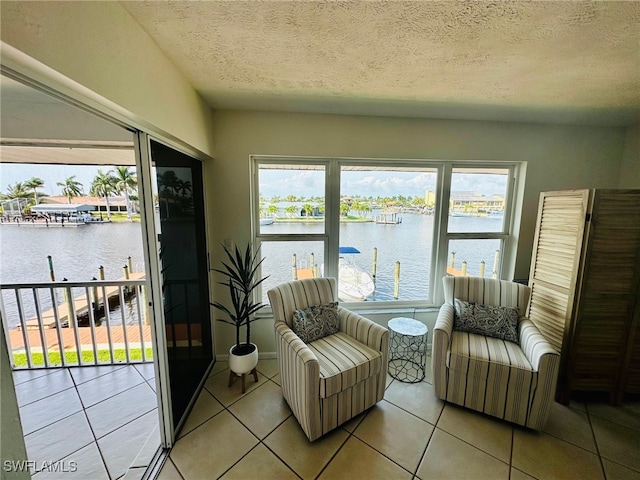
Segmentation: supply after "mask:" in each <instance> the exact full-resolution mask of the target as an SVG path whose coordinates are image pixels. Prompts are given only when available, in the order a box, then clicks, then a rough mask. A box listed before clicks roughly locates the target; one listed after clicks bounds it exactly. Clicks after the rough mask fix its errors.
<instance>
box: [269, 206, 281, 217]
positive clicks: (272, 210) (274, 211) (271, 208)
mask: <svg viewBox="0 0 640 480" xmlns="http://www.w3.org/2000/svg"><path fill="white" fill-rule="evenodd" d="M278 210H280V209H279V208H278V206H277V205H269V206H268V207H267V212H269V216H271V217H272V218H273V217H275V216H276V214H277V213H278Z"/></svg>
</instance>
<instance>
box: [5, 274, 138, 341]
mask: <svg viewBox="0 0 640 480" xmlns="http://www.w3.org/2000/svg"><path fill="white" fill-rule="evenodd" d="M143 278H144V272H134V273H131V274H129V278H125V277H122V278H119V279H118V281H124V280H141V279H143ZM119 292H120V287H118V286H109V287H104V294H103V291H102V287H100V288H98V299H97V300H98V302H99V303H100V304H101V305H103V304H104V300H105V298H104V297H105V296H106V298H107V303H108V302H109V299H111V298H113V297H116V296H118V295H119ZM73 305H74V307H75V312H76V317H77V316H79V315H83V314H85V313H87V312H88V311H89V303H88V299H87V295H85V294H81V295H78V296H77V297H75V298H74V299H73ZM56 309H57V311H58V319H59V320H60V323H61V324H62V323H65V322H68V321H69V314H70V312H69V303H68V302H62V303H61V304H59V305H58V306H57V307H52V308H50V309H48V310H45V311H44V312H42V314H41V317H42V325H43V327H44V328H48V329H52V328H55V327H56V316H55V310H56ZM25 326H26V328H27V330H37V329H39V328H40V322H39V321H38V317H37V316H35V317H32V318H30V319H28V320H27V321H25ZM20 328H21V326H20V325H19V326H18V327H17V329H18V330H20Z"/></svg>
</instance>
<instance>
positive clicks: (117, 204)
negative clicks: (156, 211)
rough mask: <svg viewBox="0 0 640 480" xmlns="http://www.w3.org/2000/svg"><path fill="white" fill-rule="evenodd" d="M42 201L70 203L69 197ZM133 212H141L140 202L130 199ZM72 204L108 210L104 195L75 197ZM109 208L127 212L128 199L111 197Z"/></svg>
mask: <svg viewBox="0 0 640 480" xmlns="http://www.w3.org/2000/svg"><path fill="white" fill-rule="evenodd" d="M41 203H65V204H66V203H69V201H68V199H67V197H62V196H58V197H46V198H43V199H42V200H41ZM129 203H130V204H131V208H132V210H133V212H139V211H140V209H139V207H138V202H135V201H133V200H129ZM71 204H72V205H74V204H82V205H91V206H94V207H96V211H98V212H106V211H107V204H106V203H105V201H104V198H103V197H73V198H72V199H71ZM109 210H110V211H111V212H112V213H113V212H124V213H126V212H127V199H126V198H125V197H109Z"/></svg>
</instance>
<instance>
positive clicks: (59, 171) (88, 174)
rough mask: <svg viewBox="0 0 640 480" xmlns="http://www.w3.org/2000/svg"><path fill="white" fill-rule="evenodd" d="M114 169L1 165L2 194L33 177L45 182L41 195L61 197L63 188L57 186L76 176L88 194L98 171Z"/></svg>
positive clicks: (88, 166) (106, 167)
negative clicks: (10, 186) (11, 186)
mask: <svg viewBox="0 0 640 480" xmlns="http://www.w3.org/2000/svg"><path fill="white" fill-rule="evenodd" d="M111 168H113V167H109V166H105V165H101V166H100V167H97V166H94V165H34V164H29V165H25V164H18V163H0V193H6V192H7V188H8V186H9V185H13V184H15V183H16V182H25V181H27V180H29V179H31V178H33V177H38V178H41V179H42V180H44V188H41V189H39V190H38V191H39V192H41V193H45V194H47V195H49V196H57V195H61V193H60V190H61V188H62V187H59V186H58V185H56V183H58V182H63V181H64V180H65V178H67V177H70V176H71V175H75V176H76V178H75V180H76V181H78V182H80V183H82V185H83V186H84V191H85V193H86V194H88V193H89V190H90V189H91V182H92V181H93V179H94V178H95V176H96V174H97V173H98V170H102V171H103V172H107V171H108V170H110V169H111Z"/></svg>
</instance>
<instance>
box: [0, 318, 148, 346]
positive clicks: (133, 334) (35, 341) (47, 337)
mask: <svg viewBox="0 0 640 480" xmlns="http://www.w3.org/2000/svg"><path fill="white" fill-rule="evenodd" d="M125 328H126V341H125V332H124V330H125V329H124V328H123V326H122V325H113V326H112V327H111V332H110V333H111V342H112V344H113V345H114V346H116V347H117V346H119V345H125V343H128V344H129V345H131V346H138V345H142V344H144V345H145V346H148V347H150V346H151V326H149V325H142V328H140V326H139V325H126V327H125ZM91 330H92V329H91V328H86V327H83V328H79V329H78V331H79V338H78V343H79V344H80V346H81V349H82V350H91V349H92V345H93V338H92V333H91ZM107 330H108V329H107V327H106V326H102V327H95V337H96V338H95V343H96V347H97V348H98V349H99V350H102V349H105V348H109V333H108V332H107ZM141 330H142V335H140V331H141ZM7 333H8V335H9V337H10V338H9V340H10V343H11V349H12V350H13V351H14V352H16V351H17V352H20V351H24V349H25V345H24V338H23V336H22V334H23V332H21V331H20V330H18V329H17V328H12V329H10V330H9V331H8V332H7ZM42 333H43V335H44V341H45V344H46V347H47V351H50V352H55V351H64V350H75V349H76V340H75V330H74V329H73V328H61V329H60V336H61V337H62V345H60V342H59V340H58V332H57V329H48V330H43V332H42ZM26 335H27V341H28V342H29V346H30V348H31V350H32V351H34V352H37V351H40V352H42V347H43V346H42V340H41V338H40V332H38V331H37V330H28V331H27V332H26Z"/></svg>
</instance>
